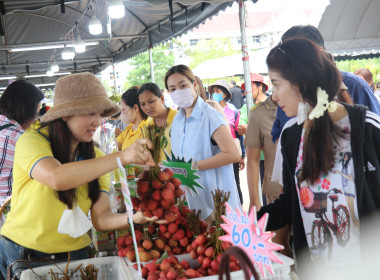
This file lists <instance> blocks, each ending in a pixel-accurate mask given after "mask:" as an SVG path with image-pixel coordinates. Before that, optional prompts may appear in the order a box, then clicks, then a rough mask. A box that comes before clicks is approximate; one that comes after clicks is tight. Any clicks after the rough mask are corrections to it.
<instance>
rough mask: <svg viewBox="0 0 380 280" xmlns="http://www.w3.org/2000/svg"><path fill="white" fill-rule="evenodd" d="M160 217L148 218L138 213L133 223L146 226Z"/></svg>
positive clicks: (134, 216)
mask: <svg viewBox="0 0 380 280" xmlns="http://www.w3.org/2000/svg"><path fill="white" fill-rule="evenodd" d="M157 220H158V217H156V216H153V217H152V218H148V217H146V216H144V215H143V213H142V212H140V211H138V212H136V213H135V214H134V215H133V223H135V224H146V223H148V222H154V221H157Z"/></svg>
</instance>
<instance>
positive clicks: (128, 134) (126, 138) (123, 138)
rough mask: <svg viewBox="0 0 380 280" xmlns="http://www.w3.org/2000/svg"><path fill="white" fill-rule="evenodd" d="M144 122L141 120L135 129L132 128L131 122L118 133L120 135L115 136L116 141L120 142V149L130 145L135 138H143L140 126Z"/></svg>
mask: <svg viewBox="0 0 380 280" xmlns="http://www.w3.org/2000/svg"><path fill="white" fill-rule="evenodd" d="M146 122H147V121H146V120H143V121H141V123H140V124H139V126H138V128H137V129H136V130H133V123H131V124H130V125H128V126H127V127H126V128H125V129H124V130H123V132H122V133H120V135H119V136H118V137H117V138H116V141H117V142H119V143H122V146H121V149H122V150H124V149H126V148H128V147H129V146H131V145H132V144H133V142H135V141H136V140H137V139H141V138H143V137H142V131H141V128H142V127H143V126H144V125H145V124H146Z"/></svg>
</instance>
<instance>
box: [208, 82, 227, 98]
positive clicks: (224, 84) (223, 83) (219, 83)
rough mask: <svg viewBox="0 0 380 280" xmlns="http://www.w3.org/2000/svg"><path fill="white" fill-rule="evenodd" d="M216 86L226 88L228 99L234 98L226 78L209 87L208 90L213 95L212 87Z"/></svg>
mask: <svg viewBox="0 0 380 280" xmlns="http://www.w3.org/2000/svg"><path fill="white" fill-rule="evenodd" d="M214 86H218V87H220V88H224V89H225V90H226V93H227V96H226V101H229V100H230V99H231V98H232V94H231V92H230V86H229V85H228V82H227V81H226V80H217V81H216V82H215V83H214V84H213V85H210V86H209V87H208V92H209V93H210V94H211V95H212V89H213V87H214Z"/></svg>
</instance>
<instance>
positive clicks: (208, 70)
mask: <svg viewBox="0 0 380 280" xmlns="http://www.w3.org/2000/svg"><path fill="white" fill-rule="evenodd" d="M269 51H270V48H265V49H261V50H256V51H251V52H250V53H249V66H250V69H251V73H260V74H265V73H268V67H267V63H266V58H267V56H268V53H269ZM193 72H194V74H195V75H197V76H199V77H200V78H201V79H206V78H209V79H212V78H223V77H232V76H236V75H243V74H244V68H243V61H242V59H241V54H234V55H230V56H225V57H221V58H215V59H210V60H207V61H205V62H202V63H201V64H199V65H198V66H197V67H195V68H194V69H193Z"/></svg>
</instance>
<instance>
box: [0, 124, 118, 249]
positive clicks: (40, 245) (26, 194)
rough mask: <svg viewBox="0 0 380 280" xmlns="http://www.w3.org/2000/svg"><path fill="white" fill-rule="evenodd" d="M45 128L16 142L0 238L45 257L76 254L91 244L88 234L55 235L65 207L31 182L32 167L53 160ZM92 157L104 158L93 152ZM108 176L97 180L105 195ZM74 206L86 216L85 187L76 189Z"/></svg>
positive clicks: (49, 191) (88, 204) (50, 191)
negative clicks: (9, 198) (8, 204)
mask: <svg viewBox="0 0 380 280" xmlns="http://www.w3.org/2000/svg"><path fill="white" fill-rule="evenodd" d="M47 135H48V133H47V127H45V128H42V129H40V130H38V131H37V130H28V131H26V132H25V133H24V134H23V135H22V136H21V137H20V138H19V139H18V141H17V144H16V152H15V157H14V166H13V190H12V208H11V211H10V213H9V215H8V217H7V219H6V221H5V224H4V226H3V228H2V230H1V234H2V235H4V236H6V237H8V238H9V239H11V240H13V241H14V242H16V243H18V244H20V245H22V246H24V247H27V248H31V249H34V250H38V251H41V252H45V253H61V252H67V251H73V250H79V249H82V248H84V247H86V246H88V245H89V244H90V243H91V240H90V237H89V236H88V234H84V235H83V236H81V237H78V238H72V237H70V236H69V235H68V234H60V233H58V224H59V221H60V219H61V216H62V213H63V211H64V210H65V209H66V204H64V203H62V202H61V201H59V199H57V197H56V195H55V192H54V190H53V189H52V188H50V187H48V186H46V185H43V184H41V183H39V182H38V181H36V180H34V179H32V178H31V177H30V174H31V172H32V169H33V167H34V166H35V164H36V163H37V162H38V161H40V160H41V159H43V158H46V157H53V153H52V150H51V147H50V142H49V140H48V136H47ZM95 153H96V157H101V156H103V155H104V154H103V153H102V152H101V151H100V150H99V149H96V148H95ZM110 180H111V179H110V175H109V174H106V175H103V176H101V177H100V178H99V184H100V189H101V191H105V192H109V187H110ZM77 200H78V201H77V204H78V206H79V207H80V208H81V209H82V211H83V212H84V213H85V214H87V213H88V212H89V210H90V208H91V205H92V203H91V200H90V198H88V184H85V185H82V186H79V187H77Z"/></svg>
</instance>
